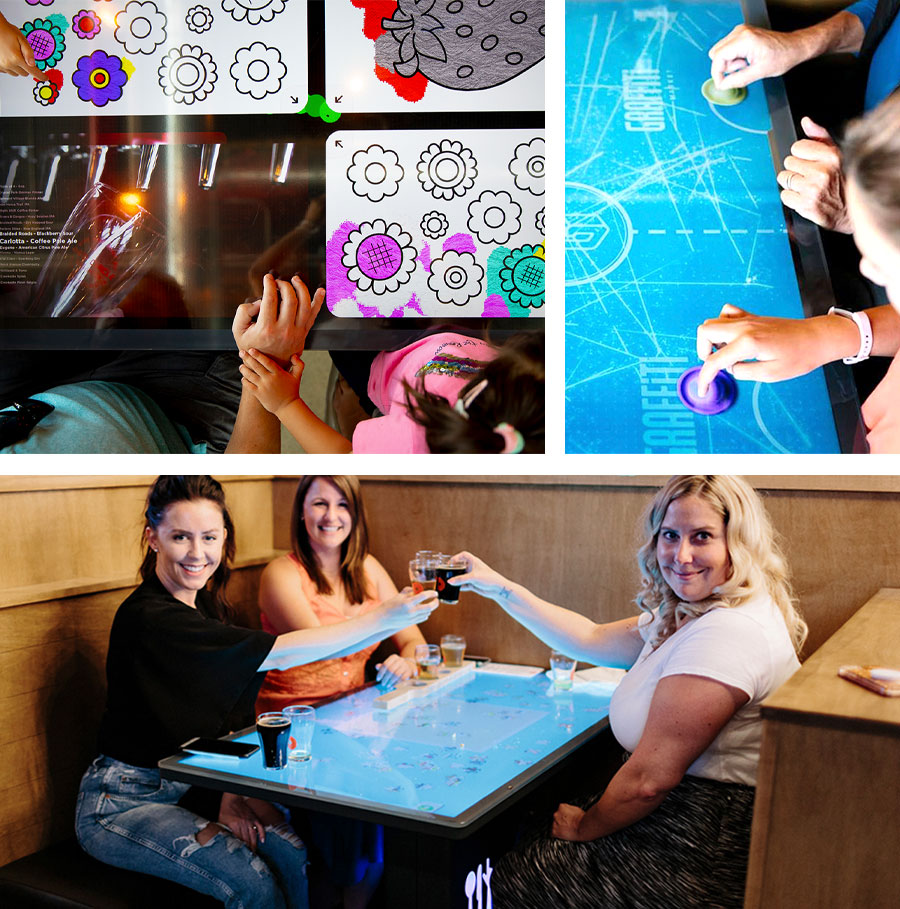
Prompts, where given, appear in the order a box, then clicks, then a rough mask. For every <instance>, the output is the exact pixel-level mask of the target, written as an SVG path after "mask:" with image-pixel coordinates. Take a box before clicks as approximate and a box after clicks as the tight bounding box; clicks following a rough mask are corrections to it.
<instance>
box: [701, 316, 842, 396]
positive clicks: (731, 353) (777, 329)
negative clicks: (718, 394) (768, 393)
mask: <svg viewBox="0 0 900 909" xmlns="http://www.w3.org/2000/svg"><path fill="white" fill-rule="evenodd" d="M854 335H856V337H857V339H858V333H857V329H856V326H855V325H854V324H853V323H852V322H851V321H850V320H849V319H844V318H842V317H841V316H816V317H815V318H812V319H781V318H775V317H772V316H756V315H754V314H753V313H749V312H745V311H744V310H743V309H739V308H738V307H737V306H733V305H732V304H731V303H726V304H725V305H724V306H723V307H722V309H721V311H720V312H719V316H718V318H716V319H707V320H706V321H705V322H703V323H702V324H701V325H700V326H699V327H698V328H697V355H698V356H699V357H700V359H701V360H704V361H705V362H704V364H703V368H702V369H701V370H700V374H699V376H698V377H697V390H698V392H699V393H700V394H701V395H704V394H706V392H707V390H708V389H709V385H710V383H711V382H712V380H713V379H714V378H715V377H716V373H718V372H719V370H721V369H727V370H728V371H729V372H730V373H731V374H732V375H733V376H734V377H735V378H736V379H741V380H747V381H755V382H781V381H783V380H784V379H792V378H794V377H795V376H802V375H804V374H805V373H808V372H811V371H812V370H813V369H815V368H816V367H817V366H822V365H824V364H825V363H829V362H831V361H832V360H836V359H838V358H840V357H841V356H850V355H851V354H853V353H855V348H854V347H853V343H854Z"/></svg>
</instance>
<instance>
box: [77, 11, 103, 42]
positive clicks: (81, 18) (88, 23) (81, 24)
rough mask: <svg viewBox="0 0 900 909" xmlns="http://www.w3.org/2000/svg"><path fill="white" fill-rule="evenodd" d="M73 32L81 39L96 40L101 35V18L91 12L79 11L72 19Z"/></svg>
mask: <svg viewBox="0 0 900 909" xmlns="http://www.w3.org/2000/svg"><path fill="white" fill-rule="evenodd" d="M72 31H73V32H75V34H76V35H78V37H79V38H94V37H96V36H97V35H99V34H100V17H99V16H98V15H97V14H96V13H92V12H91V11H90V10H87V9H82V10H79V11H78V12H77V13H75V15H74V16H73V17H72Z"/></svg>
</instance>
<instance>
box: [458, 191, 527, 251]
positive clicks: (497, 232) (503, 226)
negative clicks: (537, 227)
mask: <svg viewBox="0 0 900 909" xmlns="http://www.w3.org/2000/svg"><path fill="white" fill-rule="evenodd" d="M521 214H522V206H521V205H519V203H518V202H516V201H514V200H513V197H512V196H511V195H510V194H509V193H508V192H505V191H503V190H501V191H500V192H498V193H495V192H492V191H491V190H489V189H486V190H485V191H484V192H483V193H482V194H481V195H480V196H479V197H478V198H477V199H476V200H475V201H474V202H470V203H469V222H468V228H469V230H470V231H471V232H472V233H473V234H475V236H476V237H478V239H479V240H480V241H481V242H482V243H506V242H507V241H508V240H509V238H510V237H511V236H512V235H513V234H515V233H518V232H519V228H520V227H521V226H522V222H521V219H520V216H521Z"/></svg>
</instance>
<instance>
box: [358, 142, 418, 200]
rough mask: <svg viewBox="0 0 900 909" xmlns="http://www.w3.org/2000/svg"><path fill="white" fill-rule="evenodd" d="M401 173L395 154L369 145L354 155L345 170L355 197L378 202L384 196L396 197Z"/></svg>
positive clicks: (387, 149)
mask: <svg viewBox="0 0 900 909" xmlns="http://www.w3.org/2000/svg"><path fill="white" fill-rule="evenodd" d="M403 173H404V171H403V168H402V167H401V165H400V157H399V156H398V154H397V152H395V151H393V150H392V149H389V148H384V147H383V146H381V145H370V146H369V147H368V148H361V149H360V150H359V151H357V152H355V153H354V155H353V159H352V163H351V164H350V166H349V167H348V168H347V179H348V180H349V181H350V186H351V189H352V190H353V192H354V193H355V194H356V195H357V196H362V197H363V198H364V199H369V200H370V201H371V202H380V201H381V200H382V199H384V198H385V197H386V196H396V195H397V192H398V191H399V190H400V181H401V180H402V179H403Z"/></svg>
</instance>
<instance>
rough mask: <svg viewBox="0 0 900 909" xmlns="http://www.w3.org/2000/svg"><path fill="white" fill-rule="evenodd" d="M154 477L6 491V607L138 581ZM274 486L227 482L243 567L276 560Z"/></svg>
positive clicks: (1, 591) (260, 481) (0, 597)
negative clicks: (146, 502) (146, 503)
mask: <svg viewBox="0 0 900 909" xmlns="http://www.w3.org/2000/svg"><path fill="white" fill-rule="evenodd" d="M152 480H153V477H145V478H140V477H138V478H135V477H125V478H122V483H121V485H110V483H109V479H108V478H107V480H106V482H105V483H103V484H97V483H95V484H94V485H92V486H84V485H64V486H63V488H51V486H52V484H50V483H49V482H48V481H44V483H43V484H41V488H38V489H35V490H18V491H17V490H14V489H6V490H4V489H0V547H2V552H3V559H2V561H0V606H4V605H9V604H12V605H15V604H16V603H18V602H36V601H37V600H40V599H56V598H58V597H60V596H63V595H66V596H69V595H74V594H76V593H81V592H85V591H90V590H91V589H104V588H109V587H110V586H115V587H120V586H122V585H123V584H128V583H131V582H132V581H135V582H136V580H137V568H138V565H139V564H140V541H141V536H142V531H143V526H144V523H143V511H144V500H145V497H146V494H147V489H148V487H149V485H150V483H151V482H152ZM270 483H271V481H270V479H269V478H267V477H247V478H233V479H223V480H222V485H223V487H224V488H225V496H226V501H227V502H228V507H229V509H230V511H231V514H232V518H233V519H234V523H235V530H236V538H237V562H238V563H245V562H251V561H254V560H260V559H262V560H266V559H268V558H269V557H271V553H272V528H273V526H274V519H273V515H272V496H271V489H270Z"/></svg>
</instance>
